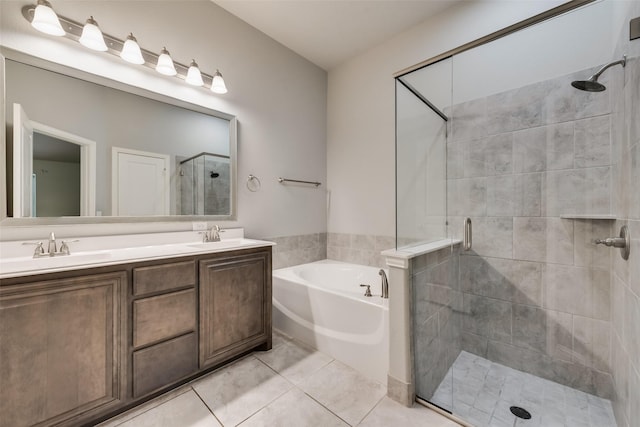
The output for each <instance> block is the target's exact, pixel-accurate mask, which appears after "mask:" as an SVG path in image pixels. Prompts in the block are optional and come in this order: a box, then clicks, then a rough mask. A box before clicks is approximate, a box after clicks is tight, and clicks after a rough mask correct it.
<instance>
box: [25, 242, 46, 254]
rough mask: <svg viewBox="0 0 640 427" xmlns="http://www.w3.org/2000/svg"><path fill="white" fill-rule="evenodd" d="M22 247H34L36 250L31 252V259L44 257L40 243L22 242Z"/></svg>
mask: <svg viewBox="0 0 640 427" xmlns="http://www.w3.org/2000/svg"><path fill="white" fill-rule="evenodd" d="M22 245H35V246H36V248H35V250H34V251H33V257H34V258H37V257H39V256H42V255H44V247H43V246H42V242H22Z"/></svg>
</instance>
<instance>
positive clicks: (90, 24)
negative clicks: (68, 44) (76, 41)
mask: <svg viewBox="0 0 640 427" xmlns="http://www.w3.org/2000/svg"><path fill="white" fill-rule="evenodd" d="M80 44H82V45H83V46H86V47H88V48H89V49H93V50H97V51H100V52H106V51H107V49H108V48H107V45H106V44H105V42H104V37H103V36H102V31H100V28H99V27H98V23H97V22H96V21H95V19H93V16H92V17H90V18H89V19H87V23H86V24H84V28H83V29H82V35H81V36H80Z"/></svg>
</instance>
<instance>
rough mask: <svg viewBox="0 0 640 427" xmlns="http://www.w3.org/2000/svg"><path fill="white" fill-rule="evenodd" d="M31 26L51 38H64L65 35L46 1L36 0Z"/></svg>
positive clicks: (56, 16)
mask: <svg viewBox="0 0 640 427" xmlns="http://www.w3.org/2000/svg"><path fill="white" fill-rule="evenodd" d="M31 26H32V27H33V28H35V29H36V30H38V31H41V32H43V33H45V34H50V35H52V36H64V34H65V32H64V30H63V29H62V25H60V20H59V19H58V15H56V13H55V12H54V11H53V8H52V7H51V3H49V2H48V1H47V0H38V4H37V6H36V10H35V11H34V12H33V20H32V21H31Z"/></svg>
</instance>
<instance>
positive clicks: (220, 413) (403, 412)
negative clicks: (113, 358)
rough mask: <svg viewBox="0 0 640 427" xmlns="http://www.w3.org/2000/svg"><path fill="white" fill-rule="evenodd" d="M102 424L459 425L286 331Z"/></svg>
mask: <svg viewBox="0 0 640 427" xmlns="http://www.w3.org/2000/svg"><path fill="white" fill-rule="evenodd" d="M100 426H101V427H115V426H120V427H152V426H153V427H217V426H225V427H226V426H242V427H254V426H278V427H285V426H292V427H293V426H295V427H303V426H310V427H312V426H313V427H315V426H321V427H331V426H336V427H338V426H363V427H364V426H369V427H375V426H384V427H389V426H402V427H410V426H421V427H458V424H456V423H454V422H453V421H451V420H449V419H447V418H445V417H443V416H442V415H439V414H438V413H436V412H434V411H432V410H430V409H428V408H425V407H423V406H420V405H416V406H414V407H412V408H406V407H404V406H402V405H400V404H398V403H396V402H394V401H392V400H391V399H389V398H388V397H386V388H385V387H384V386H382V385H381V384H378V383H376V382H374V381H371V380H369V379H367V378H365V377H363V376H362V375H361V374H359V373H358V372H356V371H355V370H353V369H351V368H350V367H348V366H346V365H343V364H342V363H340V362H338V361H336V360H333V359H332V358H331V357H329V356H327V355H325V354H323V353H320V352H317V351H315V350H313V349H310V348H308V347H306V346H304V345H302V344H300V343H298V342H296V341H294V340H292V339H289V338H288V337H285V336H284V335H282V334H279V333H274V340H273V349H272V350H270V351H268V352H255V353H253V354H251V355H249V356H247V357H245V358H243V359H240V360H238V361H236V362H234V363H233V364H231V365H228V366H226V367H224V368H221V369H219V370H217V371H215V372H213V373H211V374H209V375H207V376H205V377H203V378H199V379H198V380H195V381H193V382H192V383H190V384H187V385H185V386H183V387H181V388H179V389H177V390H174V391H172V392H169V393H167V394H165V395H163V396H160V397H159V398H157V399H155V400H153V401H151V402H149V403H146V404H144V405H142V406H141V407H138V408H135V409H133V410H132V411H129V412H127V413H125V414H122V415H119V416H118V417H116V418H113V419H111V420H108V421H106V422H105V423H103V424H101V425H100Z"/></svg>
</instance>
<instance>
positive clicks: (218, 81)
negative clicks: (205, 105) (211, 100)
mask: <svg viewBox="0 0 640 427" xmlns="http://www.w3.org/2000/svg"><path fill="white" fill-rule="evenodd" d="M211 91H212V92H214V93H220V94H223V93H227V86H226V85H225V84H224V79H223V78H222V74H220V71H218V70H216V73H215V74H214V75H213V81H212V82H211Z"/></svg>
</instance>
